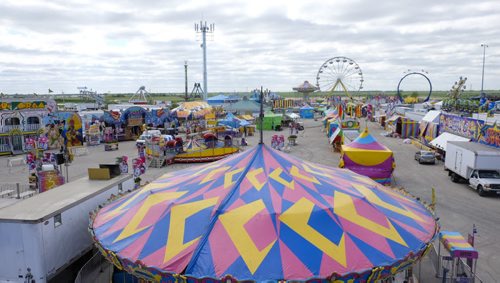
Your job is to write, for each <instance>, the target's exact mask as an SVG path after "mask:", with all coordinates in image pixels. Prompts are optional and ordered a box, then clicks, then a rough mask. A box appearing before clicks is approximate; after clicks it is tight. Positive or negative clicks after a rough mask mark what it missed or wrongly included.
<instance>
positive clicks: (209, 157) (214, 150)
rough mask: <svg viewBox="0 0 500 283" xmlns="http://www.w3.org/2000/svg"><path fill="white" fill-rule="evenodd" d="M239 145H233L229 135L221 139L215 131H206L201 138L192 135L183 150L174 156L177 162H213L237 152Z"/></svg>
mask: <svg viewBox="0 0 500 283" xmlns="http://www.w3.org/2000/svg"><path fill="white" fill-rule="evenodd" d="M239 150H240V148H239V147H238V146H235V145H233V138H232V137H231V136H229V135H227V136H225V137H224V140H223V141H220V140H219V139H218V138H217V136H216V135H215V134H214V133H205V134H203V135H202V137H201V138H197V137H192V138H191V139H190V140H189V141H187V142H186V145H185V147H184V149H183V151H182V152H180V153H177V155H175V157H174V162H176V163H197V162H211V161H215V160H219V159H222V158H224V157H226V156H228V155H231V154H234V153H237V152H238V151H239Z"/></svg>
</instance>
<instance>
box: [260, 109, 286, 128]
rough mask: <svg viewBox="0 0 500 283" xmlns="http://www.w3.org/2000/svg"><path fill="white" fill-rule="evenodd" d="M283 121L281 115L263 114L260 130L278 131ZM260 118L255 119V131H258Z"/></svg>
mask: <svg viewBox="0 0 500 283" xmlns="http://www.w3.org/2000/svg"><path fill="white" fill-rule="evenodd" d="M282 120H283V115H282V114H274V113H272V112H266V113H265V114H264V119H263V120H262V129H263V130H268V131H269V130H271V131H274V130H279V129H281V121H282ZM260 124H261V123H260V118H257V119H256V122H255V125H256V126H257V130H260V127H261V125H260Z"/></svg>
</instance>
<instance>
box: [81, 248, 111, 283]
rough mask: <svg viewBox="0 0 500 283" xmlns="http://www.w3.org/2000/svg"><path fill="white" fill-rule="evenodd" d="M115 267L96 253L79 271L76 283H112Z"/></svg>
mask: <svg viewBox="0 0 500 283" xmlns="http://www.w3.org/2000/svg"><path fill="white" fill-rule="evenodd" d="M112 278H113V265H112V264H111V263H110V262H109V261H107V260H106V259H105V258H104V257H103V256H102V255H101V253H100V252H96V254H94V255H93V256H92V257H91V258H90V259H89V261H87V262H86V263H85V264H84V265H83V266H82V268H80V270H79V271H78V274H77V275H76V278H75V283H94V282H111V279H112Z"/></svg>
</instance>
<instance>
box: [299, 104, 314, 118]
mask: <svg viewBox="0 0 500 283" xmlns="http://www.w3.org/2000/svg"><path fill="white" fill-rule="evenodd" d="M300 118H304V119H313V118H314V108H313V107H311V106H309V105H306V106H302V107H301V108H300Z"/></svg>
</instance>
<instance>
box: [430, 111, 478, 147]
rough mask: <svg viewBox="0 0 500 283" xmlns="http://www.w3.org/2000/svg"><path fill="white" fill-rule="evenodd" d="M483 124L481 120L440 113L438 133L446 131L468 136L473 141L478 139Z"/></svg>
mask: <svg viewBox="0 0 500 283" xmlns="http://www.w3.org/2000/svg"><path fill="white" fill-rule="evenodd" d="M483 126H484V121H483V120H477V119H472V118H467V117H460V116H456V115H450V114H441V117H440V118H439V134H442V133H444V132H448V133H452V134H455V135H459V136H462V137H466V138H470V139H471V140H472V141H474V142H477V141H478V138H479V135H480V132H481V129H482V128H483Z"/></svg>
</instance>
